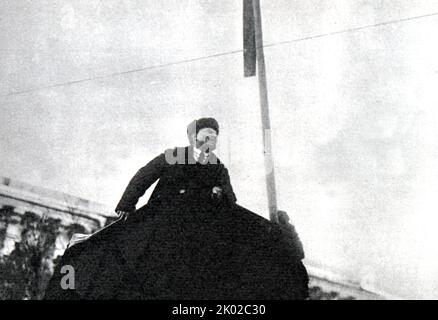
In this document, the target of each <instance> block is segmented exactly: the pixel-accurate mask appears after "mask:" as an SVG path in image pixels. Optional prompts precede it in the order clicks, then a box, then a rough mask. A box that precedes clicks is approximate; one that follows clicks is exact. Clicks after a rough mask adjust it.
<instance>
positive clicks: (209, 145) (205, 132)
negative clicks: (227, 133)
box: [196, 128, 218, 152]
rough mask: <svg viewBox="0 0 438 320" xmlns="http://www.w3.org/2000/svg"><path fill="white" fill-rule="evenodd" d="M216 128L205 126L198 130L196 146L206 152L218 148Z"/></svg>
mask: <svg viewBox="0 0 438 320" xmlns="http://www.w3.org/2000/svg"><path fill="white" fill-rule="evenodd" d="M217 139H218V138H217V133H216V130H214V129H212V128H203V129H201V130H199V131H198V134H197V136H196V148H198V149H201V150H203V151H205V152H210V151H213V150H214V149H216V143H217Z"/></svg>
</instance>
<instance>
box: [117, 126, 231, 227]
mask: <svg viewBox="0 0 438 320" xmlns="http://www.w3.org/2000/svg"><path fill="white" fill-rule="evenodd" d="M218 134H219V124H218V122H217V121H216V120H215V119H214V118H201V119H198V120H194V121H193V122H191V123H190V124H189V126H188V127H187V136H188V138H189V142H190V146H188V147H185V148H175V149H168V150H166V151H165V152H164V153H162V154H160V155H159V156H158V157H156V158H155V159H153V160H152V161H151V162H149V163H148V164H147V165H146V166H145V167H143V168H141V169H140V170H139V171H138V172H137V173H136V175H135V176H134V177H133V178H132V179H131V181H130V182H129V184H128V186H127V188H126V190H125V192H124V193H123V196H122V198H121V200H120V202H119V204H118V205H117V207H116V212H117V214H118V215H119V216H120V217H122V218H123V219H124V220H126V219H127V218H128V217H129V215H130V214H131V213H132V212H133V211H135V205H136V204H137V202H138V199H139V198H140V197H141V196H142V195H143V194H144V193H145V192H146V190H147V189H148V188H149V187H150V186H151V185H152V184H153V183H154V182H155V181H156V180H158V179H160V178H161V176H162V174H163V173H164V172H165V170H166V169H168V168H169V166H171V165H174V164H186V165H193V164H197V163H198V164H202V165H205V164H217V165H219V166H221V174H222V176H221V184H220V185H217V186H214V187H213V188H212V189H211V196H212V198H217V199H220V198H222V197H225V198H226V199H227V200H228V201H229V202H232V203H234V202H236V196H235V195H234V192H233V189H232V187H231V184H230V178H229V175H228V170H227V169H226V168H225V167H224V166H223V165H222V164H221V162H220V160H219V159H218V158H217V157H216V155H215V154H214V153H213V151H214V150H215V149H216V143H217V139H218ZM186 155H188V156H187V157H186ZM166 182H173V181H172V180H167V181H166ZM166 182H161V181H160V182H158V184H157V186H156V188H155V191H154V193H153V194H152V195H151V198H150V200H149V201H150V202H151V203H153V202H154V201H156V199H157V198H160V197H165V196H166V194H167V193H169V192H170V191H173V189H174V188H173V185H170V186H169V185H166ZM182 190H184V192H185V189H182Z"/></svg>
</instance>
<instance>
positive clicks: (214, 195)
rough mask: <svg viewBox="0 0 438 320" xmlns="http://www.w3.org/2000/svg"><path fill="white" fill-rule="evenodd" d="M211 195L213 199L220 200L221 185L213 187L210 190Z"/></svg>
mask: <svg viewBox="0 0 438 320" xmlns="http://www.w3.org/2000/svg"><path fill="white" fill-rule="evenodd" d="M211 197H212V198H213V199H214V200H220V199H221V198H222V188H221V187H213V189H212V190H211Z"/></svg>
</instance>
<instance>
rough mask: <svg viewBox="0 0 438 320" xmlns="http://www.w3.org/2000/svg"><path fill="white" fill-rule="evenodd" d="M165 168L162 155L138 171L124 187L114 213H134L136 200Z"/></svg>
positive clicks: (164, 160)
mask: <svg viewBox="0 0 438 320" xmlns="http://www.w3.org/2000/svg"><path fill="white" fill-rule="evenodd" d="M165 166H166V159H165V155H164V153H162V154H160V155H159V156H157V157H155V158H154V159H153V160H152V161H150V162H149V163H148V164H147V165H146V166H144V167H143V168H141V169H140V170H138V171H137V173H136V174H135V175H134V177H133V178H132V179H131V181H130V182H129V184H128V186H127V187H126V189H125V192H124V193H123V195H122V198H121V199H120V201H119V203H118V205H117V207H116V209H115V211H127V212H132V211H135V206H136V204H137V202H138V199H139V198H140V197H141V196H143V195H144V194H145V192H146V190H147V189H148V188H149V187H150V186H151V185H152V184H153V183H154V182H155V181H157V180H158V179H159V178H160V177H161V175H162V173H163V170H164V168H165Z"/></svg>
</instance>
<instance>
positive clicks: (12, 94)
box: [0, 12, 438, 97]
mask: <svg viewBox="0 0 438 320" xmlns="http://www.w3.org/2000/svg"><path fill="white" fill-rule="evenodd" d="M433 16H438V12H433V13H429V14H424V15H419V16H414V17H408V18H402V19H397V20H390V21H386V22H380V23H375V24H370V25H365V26H360V27H355V28H348V29H343V30H338V31H333V32H327V33H321V34H317V35H313V36H308V37H303V38H297V39H292V40H286V41H280V42H274V43H269V44H265V45H264V46H263V47H264V48H270V47H275V46H280V45H285V44H291V43H296V42H301V41H308V40H313V39H318V38H323V37H329V36H334V35H338V34H344V33H350V32H358V31H361V30H365V29H371V28H377V27H382V26H387V25H390V24H396V23H403V22H409V21H413V20H418V19H424V18H428V17H433ZM241 52H243V50H233V51H227V52H222V53H216V54H212V55H208V56H202V57H197V58H191V59H185V60H180V61H175V62H170V63H165V64H159V65H154V66H146V67H142V68H137V69H132V70H127V71H122V72H115V73H110V74H105V75H101V76H95V77H89V78H84V79H80V80H73V81H67V82H62V83H58V84H53V85H48V86H42V87H35V88H30V89H26V90H21V91H13V92H10V93H7V94H4V95H1V96H0V97H9V96H14V95H20V94H24V93H30V92H34V91H40V90H47V89H53V88H57V87H63V86H69V85H74V84H78V83H82V82H88V81H93V80H99V79H106V78H111V77H116V76H121V75H126V74H131V73H137V72H143V71H147V70H153V69H161V68H166V67H171V66H176V65H180V64H185V63H192V62H196V61H202V60H208V59H212V58H217V57H223V56H227V55H233V54H236V53H241Z"/></svg>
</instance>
